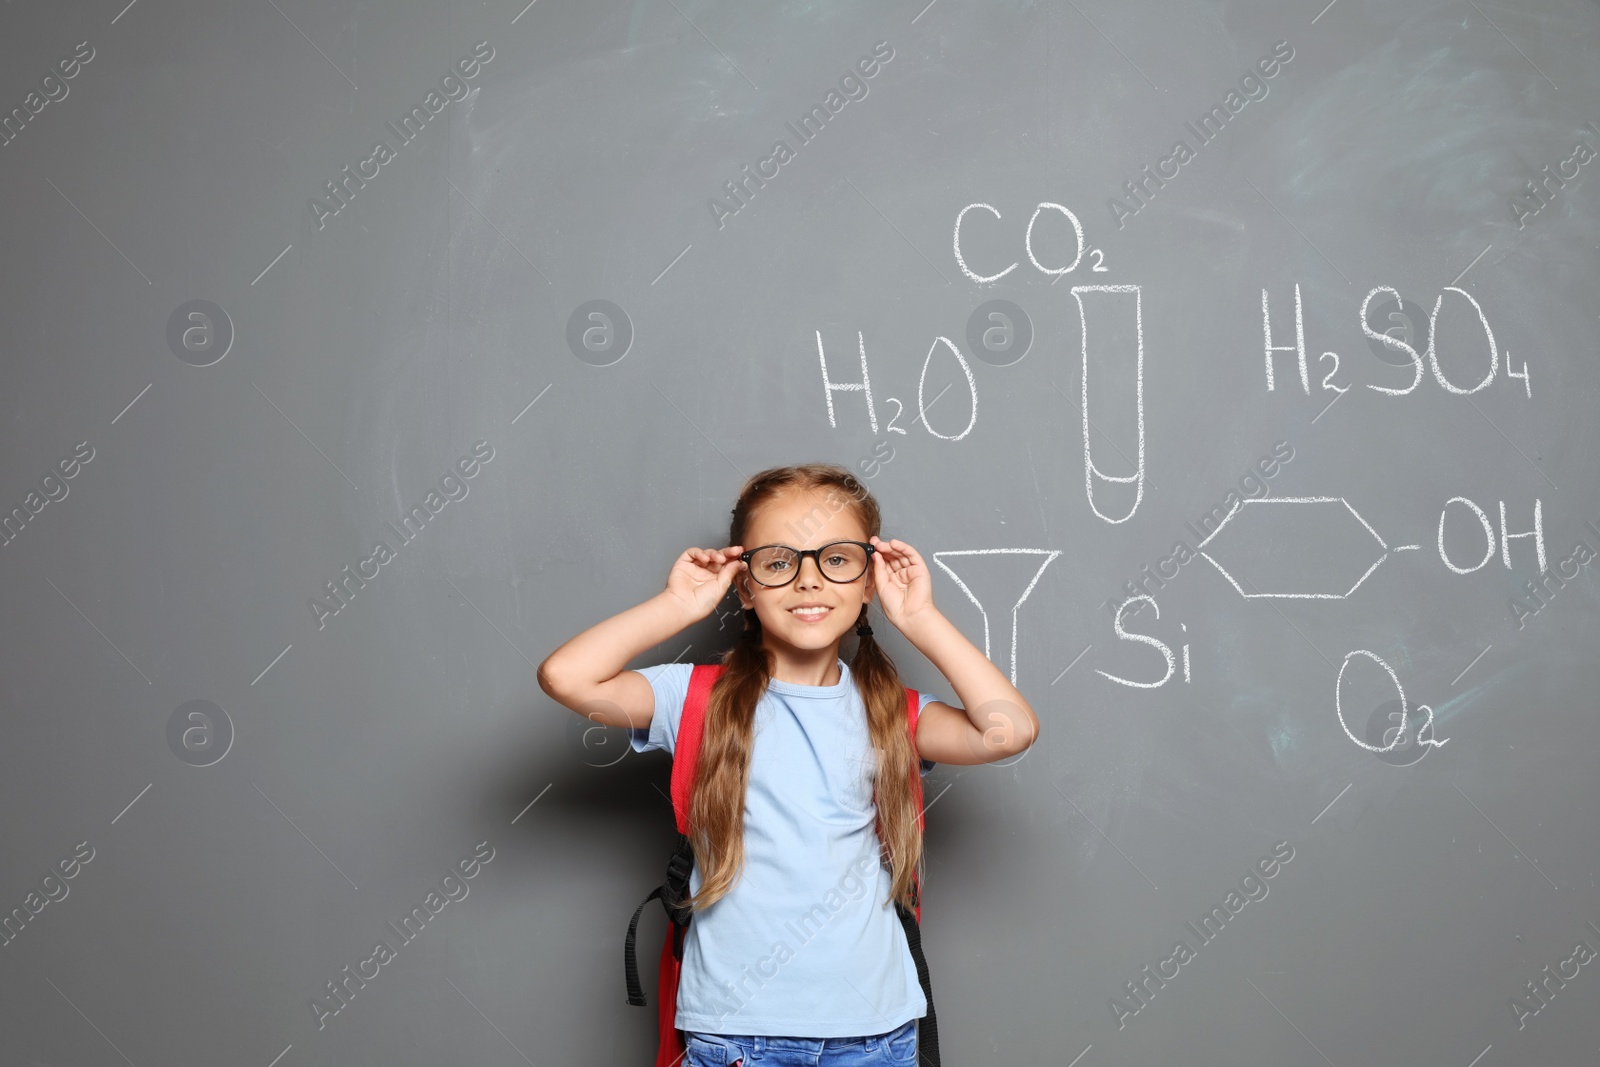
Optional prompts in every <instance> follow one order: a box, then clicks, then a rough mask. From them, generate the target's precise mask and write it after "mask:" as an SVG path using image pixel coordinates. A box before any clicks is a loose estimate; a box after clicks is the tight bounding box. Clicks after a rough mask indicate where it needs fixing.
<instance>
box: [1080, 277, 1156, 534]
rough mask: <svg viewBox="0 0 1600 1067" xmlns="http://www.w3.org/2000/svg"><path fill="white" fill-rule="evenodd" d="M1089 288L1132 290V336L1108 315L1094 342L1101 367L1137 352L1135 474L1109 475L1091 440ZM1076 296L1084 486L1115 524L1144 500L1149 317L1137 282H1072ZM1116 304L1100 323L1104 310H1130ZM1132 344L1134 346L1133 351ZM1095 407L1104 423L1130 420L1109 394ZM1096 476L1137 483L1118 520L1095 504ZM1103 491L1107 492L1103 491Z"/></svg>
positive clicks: (1096, 290)
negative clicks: (1146, 326) (1146, 322)
mask: <svg viewBox="0 0 1600 1067" xmlns="http://www.w3.org/2000/svg"><path fill="white" fill-rule="evenodd" d="M1084 293H1132V294H1133V333H1132V336H1131V337H1129V336H1128V335H1127V334H1128V331H1127V329H1126V326H1125V324H1119V323H1117V322H1116V321H1115V320H1108V321H1104V322H1101V325H1100V326H1099V327H1098V330H1097V338H1098V340H1097V342H1096V345H1095V352H1096V362H1097V363H1098V364H1099V365H1100V366H1102V367H1103V366H1105V365H1107V364H1114V363H1116V362H1117V361H1119V360H1120V361H1123V362H1126V361H1127V359H1128V357H1129V355H1131V356H1132V357H1133V412H1132V414H1133V416H1134V421H1135V423H1136V425H1137V430H1138V437H1139V460H1138V463H1137V464H1136V465H1135V468H1134V472H1133V473H1132V474H1106V473H1105V472H1103V471H1101V470H1100V468H1099V467H1098V466H1096V464H1095V462H1094V454H1093V449H1092V446H1091V445H1090V443H1089V407H1090V402H1089V317H1088V312H1087V310H1086V308H1085V307H1084V300H1083V294H1084ZM1072 298H1073V299H1074V300H1076V301H1077V302H1078V324H1079V326H1080V327H1082V328H1081V330H1080V331H1079V336H1080V337H1082V339H1083V342H1082V345H1083V398H1082V400H1081V401H1080V403H1079V406H1080V407H1081V408H1082V409H1083V491H1084V492H1085V493H1086V494H1087V495H1088V497H1089V508H1090V510H1091V511H1093V512H1094V513H1095V514H1096V515H1098V516H1099V517H1100V518H1102V519H1104V520H1105V521H1106V522H1110V523H1118V522H1127V521H1128V520H1129V519H1131V518H1133V513H1134V512H1135V511H1137V510H1139V501H1141V500H1143V499H1144V321H1143V316H1142V312H1141V299H1142V298H1141V296H1140V292H1139V286H1137V285H1074V286H1073V287H1072ZM1094 303H1095V304H1097V305H1099V304H1102V303H1104V301H1103V300H1102V299H1096V300H1095V301H1094ZM1111 304H1112V305H1113V307H1107V308H1105V311H1104V312H1103V313H1102V312H1096V321H1097V322H1098V321H1100V318H1101V315H1102V314H1105V315H1107V316H1109V315H1113V314H1121V315H1126V312H1125V311H1122V310H1120V306H1125V305H1126V301H1123V300H1120V299H1116V298H1113V299H1112V301H1111ZM1130 342H1131V343H1130ZM1129 349H1131V350H1132V351H1131V353H1130V352H1129ZM1096 391H1097V393H1098V392H1104V391H1107V390H1105V388H1104V387H1097V390H1096ZM1094 406H1095V414H1096V415H1097V416H1098V417H1099V418H1100V425H1101V426H1106V425H1111V424H1112V423H1113V422H1115V423H1117V424H1121V425H1125V423H1123V421H1122V420H1124V419H1126V417H1127V415H1128V414H1129V412H1128V411H1127V409H1126V408H1122V409H1120V410H1112V408H1113V405H1112V404H1111V402H1110V400H1109V398H1107V397H1105V396H1098V395H1097V396H1096V398H1095V401H1094ZM1097 478H1098V479H1099V480H1100V481H1101V482H1114V483H1118V484H1123V485H1125V484H1127V483H1128V482H1132V483H1133V488H1134V494H1133V505H1132V506H1131V507H1129V508H1128V513H1127V514H1126V515H1124V516H1122V518H1120V519H1113V518H1112V517H1111V516H1109V515H1107V514H1106V513H1105V512H1103V511H1101V510H1100V508H1099V507H1098V506H1097V505H1096V504H1095V499H1094V496H1095V489H1096V488H1097V483H1096V481H1095V479H1097ZM1102 495H1105V493H1104V491H1103V490H1102ZM1108 507H1109V505H1108Z"/></svg>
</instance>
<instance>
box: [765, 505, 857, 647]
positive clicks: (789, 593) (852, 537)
mask: <svg viewBox="0 0 1600 1067" xmlns="http://www.w3.org/2000/svg"><path fill="white" fill-rule="evenodd" d="M834 541H861V542H866V543H870V539H869V535H868V534H867V531H866V530H865V529H864V528H863V527H862V525H861V520H860V519H858V518H857V517H856V514H855V510H854V508H852V507H851V506H850V503H849V497H848V496H847V495H846V494H844V493H843V492H841V491H839V490H837V489H835V490H821V489H814V490H809V491H807V492H791V493H786V494H784V495H783V496H780V497H778V498H776V499H774V500H770V501H768V502H767V503H766V504H765V505H763V506H762V507H760V508H758V509H756V511H755V514H754V515H752V516H751V520H750V525H749V528H748V529H747V530H746V531H745V543H744V546H743V547H744V550H745V551H747V552H748V551H750V550H751V549H753V548H759V547H761V546H762V545H787V546H788V547H790V548H821V547H822V546H823V545H826V544H829V543H831V542H834ZM733 584H734V588H735V589H736V590H737V591H738V593H739V603H740V604H741V605H743V606H744V607H747V608H750V607H753V608H755V609H756V615H757V617H758V618H759V619H760V620H761V633H762V636H763V639H764V640H765V641H767V642H771V641H774V640H776V641H780V642H783V643H785V644H787V645H790V646H792V647H794V648H796V649H808V650H816V649H824V648H828V647H829V646H837V644H838V642H839V641H840V640H841V639H842V638H843V637H844V635H845V634H846V633H847V632H848V631H850V630H853V629H855V625H856V621H857V619H859V618H860V616H861V606H862V605H863V604H867V603H870V602H871V601H872V593H873V588H872V561H871V559H870V558H869V559H868V561H867V569H866V571H865V572H864V573H863V574H862V575H861V577H859V578H857V579H856V580H855V581H853V582H847V583H845V582H835V581H830V580H829V579H827V578H824V577H823V576H822V572H821V571H820V570H819V569H818V568H817V561H816V560H815V559H813V558H811V557H810V556H807V557H806V558H804V559H802V560H801V561H800V566H799V572H798V573H797V574H796V575H795V578H794V580H793V581H792V582H790V583H789V584H788V585H784V586H779V587H777V588H772V587H770V586H764V585H762V584H761V583H760V582H757V581H756V580H755V579H754V578H752V577H751V576H750V573H749V566H748V564H747V565H745V566H744V567H742V568H741V569H740V572H739V574H738V575H736V576H735V578H734V583H733ZM802 605H805V606H813V605H822V606H823V607H826V608H827V609H828V610H827V611H826V612H825V613H824V614H823V615H822V616H821V617H820V618H817V619H815V620H814V621H813V620H810V619H807V618H802V617H798V616H796V615H795V614H794V609H795V608H797V607H800V606H802Z"/></svg>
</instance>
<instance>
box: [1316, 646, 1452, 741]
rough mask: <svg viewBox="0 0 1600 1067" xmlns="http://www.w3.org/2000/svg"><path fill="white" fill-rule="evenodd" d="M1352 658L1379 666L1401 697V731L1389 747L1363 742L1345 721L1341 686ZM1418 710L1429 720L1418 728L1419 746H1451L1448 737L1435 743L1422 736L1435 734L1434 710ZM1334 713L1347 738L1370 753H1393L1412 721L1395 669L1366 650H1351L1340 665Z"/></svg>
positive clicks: (1427, 708) (1335, 689)
mask: <svg viewBox="0 0 1600 1067" xmlns="http://www.w3.org/2000/svg"><path fill="white" fill-rule="evenodd" d="M1351 656H1366V657H1367V658H1368V659H1370V660H1372V661H1373V662H1374V663H1376V664H1377V665H1378V666H1380V667H1382V668H1383V670H1384V673H1386V674H1387V675H1388V676H1389V680H1390V681H1391V682H1393V683H1394V691H1395V693H1396V694H1398V695H1399V697H1400V730H1399V732H1398V733H1396V734H1395V738H1394V740H1393V741H1390V742H1389V743H1388V744H1387V745H1384V746H1383V747H1382V748H1379V747H1378V746H1377V745H1369V744H1367V743H1366V742H1365V741H1363V740H1361V739H1360V738H1359V737H1357V736H1356V735H1355V734H1353V733H1351V732H1350V725H1349V724H1348V723H1346V722H1345V721H1344V711H1343V709H1341V708H1340V707H1339V686H1340V684H1341V683H1343V681H1344V669H1345V668H1346V667H1348V666H1350V657H1351ZM1417 710H1419V711H1424V712H1427V718H1426V719H1425V720H1423V723H1422V725H1421V726H1419V727H1417V744H1419V745H1435V746H1442V745H1446V744H1449V742H1450V739H1449V738H1448V737H1447V738H1445V739H1444V740H1443V741H1435V740H1434V739H1433V738H1432V737H1423V736H1422V734H1423V732H1424V731H1426V732H1427V733H1429V734H1432V733H1433V709H1432V708H1430V707H1428V705H1426V704H1418V705H1417ZM1333 713H1334V714H1335V715H1337V716H1338V717H1339V725H1340V726H1341V727H1343V728H1344V733H1345V736H1346V737H1348V738H1349V739H1350V740H1352V741H1354V742H1355V743H1356V744H1358V745H1360V746H1361V747H1362V748H1364V749H1366V750H1367V751H1368V752H1390V751H1392V750H1393V749H1394V748H1395V747H1396V746H1398V745H1399V744H1400V742H1401V741H1403V740H1405V736H1406V726H1407V725H1408V724H1409V723H1410V721H1411V720H1410V719H1409V717H1408V716H1407V715H1406V691H1405V690H1404V689H1403V688H1401V686H1400V679H1399V678H1398V677H1396V676H1395V673H1394V668H1393V667H1391V666H1389V665H1388V664H1387V663H1385V662H1384V661H1383V658H1382V657H1381V656H1379V655H1378V654H1377V653H1375V652H1368V651H1367V650H1366V649H1364V648H1357V649H1353V650H1351V651H1349V652H1346V653H1345V654H1344V662H1343V663H1340V664H1339V676H1338V677H1337V678H1336V679H1334V683H1333Z"/></svg>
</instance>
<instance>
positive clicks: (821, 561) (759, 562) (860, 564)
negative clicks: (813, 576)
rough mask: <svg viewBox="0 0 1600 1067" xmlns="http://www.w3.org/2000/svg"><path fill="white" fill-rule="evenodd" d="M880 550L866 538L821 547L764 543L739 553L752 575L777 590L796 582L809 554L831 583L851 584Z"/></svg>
mask: <svg viewBox="0 0 1600 1067" xmlns="http://www.w3.org/2000/svg"><path fill="white" fill-rule="evenodd" d="M876 551H877V549H876V548H874V547H873V546H872V545H869V544H867V543H866V542H865V541H835V542H833V543H832V544H827V545H823V546H822V547H821V548H806V549H800V548H790V547H789V546H788V545H762V546H761V547H760V548H752V549H751V550H750V551H748V552H742V553H740V554H739V558H740V559H742V560H744V563H745V566H746V567H748V568H749V570H750V577H752V578H754V579H755V580H756V581H757V582H759V583H761V584H762V585H764V586H766V587H767V588H768V589H776V588H779V587H782V586H785V585H788V584H789V583H790V582H792V581H794V578H795V575H797V574H799V573H800V564H801V562H802V561H803V560H804V559H805V558H806V557H807V556H810V557H811V558H812V560H813V561H815V563H816V565H817V570H818V571H819V572H821V574H822V576H823V577H824V578H826V579H828V581H830V582H838V583H840V584H841V585H844V584H848V583H850V582H853V581H855V580H856V579H857V578H859V577H861V576H862V575H863V574H865V573H867V561H868V560H870V559H871V558H872V554H873V553H874V552H876Z"/></svg>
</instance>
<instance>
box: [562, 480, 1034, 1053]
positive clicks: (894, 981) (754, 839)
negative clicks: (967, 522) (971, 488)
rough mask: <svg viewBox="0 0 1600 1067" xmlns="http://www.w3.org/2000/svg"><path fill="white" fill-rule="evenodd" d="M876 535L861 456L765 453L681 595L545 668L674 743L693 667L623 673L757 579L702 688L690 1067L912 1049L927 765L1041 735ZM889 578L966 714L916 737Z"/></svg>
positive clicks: (606, 717) (940, 717) (920, 644)
mask: <svg viewBox="0 0 1600 1067" xmlns="http://www.w3.org/2000/svg"><path fill="white" fill-rule="evenodd" d="M879 529H880V517H879V513H878V505H877V502H876V501H875V500H874V499H873V498H872V495H871V494H870V493H868V492H867V490H866V488H865V487H864V486H862V485H861V484H860V482H858V481H857V480H856V478H855V477H854V476H853V475H852V474H851V473H850V472H849V471H848V470H846V469H845V468H843V467H839V466H833V465H829V464H805V465H802V466H791V467H776V468H772V469H770V470H765V471H762V472H760V473H759V474H756V475H755V476H753V477H752V478H750V479H749V481H747V482H746V483H745V485H744V488H743V489H742V490H741V491H740V493H739V499H738V502H737V503H736V504H735V506H734V508H733V521H732V523H731V524H730V527H729V531H728V540H729V541H730V542H731V544H730V547H728V548H721V549H700V548H690V549H687V550H685V552H684V553H683V555H681V556H679V557H678V559H677V561H676V562H675V563H674V564H673V566H672V571H671V573H670V574H669V575H668V576H667V586H666V589H665V590H664V591H663V592H661V593H658V594H656V595H655V596H654V597H652V598H651V599H649V600H647V601H645V602H644V603H643V604H640V605H638V606H636V607H633V608H629V609H628V610H627V611H624V612H622V613H621V614H619V615H616V616H613V617H612V618H609V619H606V620H605V621H603V622H600V623H598V624H596V625H595V626H593V627H591V628H589V629H588V630H585V631H584V632H583V633H580V634H578V635H577V636H576V637H574V638H572V639H571V640H569V641H567V642H566V643H565V644H563V645H562V646H561V647H560V648H558V649H556V650H555V651H554V652H552V653H551V654H550V655H549V657H548V658H546V659H545V661H544V662H543V663H542V664H540V665H539V671H538V677H539V685H540V687H541V688H542V689H543V690H544V691H545V692H546V693H547V694H549V695H550V696H551V697H552V698H553V699H555V700H556V701H557V702H559V703H560V704H562V705H564V706H566V707H568V708H570V709H572V710H573V711H576V712H578V713H579V714H582V715H585V716H586V717H587V718H589V719H590V720H592V721H594V722H597V723H600V724H602V725H606V726H616V727H628V728H630V729H631V738H632V747H633V748H634V750H635V751H638V752H644V751H647V750H649V749H666V750H667V751H668V752H671V751H673V750H674V748H675V742H676V738H677V732H678V723H679V719H680V717H681V713H682V709H683V703H684V697H685V695H686V692H687V688H688V682H689V674H690V671H691V670H692V669H693V665H692V664H689V663H663V664H658V665H656V666H653V667H646V668H644V669H643V670H639V671H631V670H625V669H624V667H625V666H626V664H627V663H628V662H629V661H630V660H632V659H633V658H634V657H636V656H638V655H639V654H641V653H642V652H644V651H645V650H646V649H650V648H653V647H655V646H657V645H659V644H661V643H662V642H664V641H666V640H668V639H669V638H671V637H672V636H673V635H674V634H677V633H678V632H679V631H681V630H683V629H684V628H685V627H687V626H690V625H692V624H693V623H696V622H698V621H700V620H701V619H704V618H705V617H706V616H708V615H710V614H711V612H712V611H714V610H715V609H716V607H717V604H718V602H719V601H721V600H722V598H723V596H724V595H725V594H726V593H727V590H728V586H729V585H730V584H732V585H733V586H734V587H735V588H736V590H737V591H738V596H739V602H740V604H741V605H742V606H743V608H744V633H743V635H742V637H741V639H740V640H739V641H738V642H737V644H736V645H735V646H734V647H733V648H732V649H730V650H728V651H727V652H726V653H724V654H723V656H722V664H723V670H722V673H721V675H720V677H718V679H717V682H716V685H715V687H714V688H713V689H712V691H711V696H710V699H709V701H708V703H707V705H706V710H705V726H704V734H703V740H702V742H701V748H700V755H699V759H698V762H697V764H696V769H695V790H694V794H693V801H692V804H691V808H690V825H691V838H692V840H693V843H694V854H695V864H694V870H693V872H692V875H691V878H690V882H689V890H690V893H691V896H690V898H689V904H690V906H691V907H692V908H693V909H694V920H693V921H692V922H691V923H690V924H689V927H688V931H687V934H686V937H685V941H684V948H683V962H682V969H681V973H680V975H679V981H678V1006H677V1014H676V1018H675V1023H674V1025H675V1026H676V1027H677V1028H678V1029H679V1030H681V1031H683V1036H684V1042H685V1045H686V1047H687V1049H688V1057H687V1059H686V1061H685V1067H734V1065H736V1064H739V1065H745V1064H748V1065H750V1067H755V1065H757V1064H759V1063H761V1062H774V1060H773V1059H769V1058H768V1057H769V1056H770V1057H775V1058H776V1059H781V1061H782V1062H784V1063H789V1062H794V1063H799V1062H805V1063H807V1064H816V1065H817V1067H857V1065H863V1067H865V1065H876V1064H911V1063H915V1062H916V1052H917V1034H916V1029H915V1024H916V1020H917V1019H919V1018H922V1017H923V1016H924V1015H925V1014H926V1013H927V1007H928V1005H927V998H926V997H924V995H923V993H922V989H921V987H920V985H919V983H918V980H917V973H916V969H915V967H914V965H913V963H912V959H911V954H910V951H909V949H908V946H907V942H906V935H905V931H904V930H903V929H902V927H901V924H900V923H899V922H898V921H897V918H896V913H895V912H894V911H893V910H891V909H890V908H889V907H888V905H889V902H890V901H891V900H895V901H899V902H901V903H902V904H904V905H905V906H906V907H911V906H913V904H912V899H911V893H912V880H913V877H914V876H919V875H920V874H921V871H922V867H923V854H922V835H921V831H920V828H919V825H918V814H919V812H918V810H917V806H916V800H915V797H914V794H913V792H912V783H911V771H912V768H913V766H915V765H916V761H917V760H918V759H919V758H920V761H921V764H920V767H921V772H922V773H923V774H926V773H927V772H928V770H929V769H930V768H931V767H932V766H933V764H935V763H955V764H968V765H970V764H978V763H990V762H993V761H995V760H1000V759H1005V758H1008V757H1011V756H1015V755H1017V754H1018V753H1020V752H1022V751H1023V750H1024V749H1026V748H1027V747H1028V746H1029V745H1031V744H1032V743H1033V742H1034V740H1035V739H1036V738H1037V737H1038V734H1039V721H1038V719H1037V718H1036V717H1035V715H1034V713H1033V709H1032V708H1031V707H1030V706H1029V705H1028V702H1027V701H1026V700H1025V699H1023V696H1022V694H1021V693H1019V692H1017V690H1016V688H1015V687H1014V686H1012V685H1011V683H1010V682H1009V681H1008V680H1007V679H1006V676H1005V675H1004V674H1002V673H1001V672H1000V670H999V669H997V668H996V667H995V666H994V664H992V663H990V662H989V660H988V659H987V658H985V656H984V655H983V653H982V652H980V651H978V649H977V648H975V647H974V646H973V644H972V643H971V642H970V641H968V640H967V639H966V638H965V637H964V636H962V634H961V633H960V631H958V630H957V629H956V628H955V626H954V625H952V624H951V623H950V621H949V620H947V619H946V618H945V617H944V616H943V615H942V614H940V613H939V610H938V609H937V608H935V607H934V605H933V581H932V577H931V575H930V573H929V571H928V568H927V566H926V565H925V564H924V563H923V561H922V557H921V556H920V555H919V554H918V553H917V550H916V549H914V548H912V547H911V546H910V545H909V544H907V543H906V542H904V541H900V540H895V539H892V538H891V539H889V540H887V541H886V540H882V539H880V538H879V536H878V532H879ZM746 546H749V547H746ZM874 593H876V594H877V595H878V597H879V598H880V601H881V603H882V605H883V613H884V615H885V616H886V617H887V618H888V620H889V621H890V622H891V623H893V624H894V625H895V626H896V627H898V628H899V630H900V632H901V633H903V634H904V635H905V637H906V639H907V640H908V641H910V642H911V644H912V645H913V646H915V647H916V649H917V650H918V651H919V652H921V653H922V654H923V655H924V656H926V657H927V659H928V660H929V662H931V663H932V664H933V665H934V667H936V668H937V669H938V670H939V672H940V673H941V674H943V675H944V677H945V679H946V680H947V681H949V683H950V686H951V687H952V688H953V689H954V690H955V692H956V695H957V696H958V697H960V698H961V703H962V704H963V706H964V707H965V708H966V709H971V710H963V709H962V708H958V707H953V706H952V705H950V704H946V703H943V702H942V701H939V700H937V699H935V698H934V697H933V695H932V694H929V693H919V694H918V698H919V701H920V706H919V712H918V716H917V728H916V738H915V747H913V744H912V739H911V737H910V736H909V735H908V731H907V729H906V724H907V720H906V697H905V690H904V688H903V687H902V683H901V681H900V676H899V674H898V673H897V671H896V670H895V666H894V664H893V662H892V661H891V660H890V659H889V656H888V655H887V654H886V653H885V652H884V651H883V649H882V648H881V647H879V645H878V644H877V642H875V641H874V640H873V639H872V630H871V627H870V626H868V625H867V605H868V604H870V603H871V602H872V598H873V595H874ZM850 630H854V631H855V633H856V634H857V635H859V637H860V640H859V642H858V643H857V646H856V651H855V655H854V656H853V657H852V658H851V661H850V663H849V664H848V665H847V664H846V663H845V662H844V660H843V659H841V658H840V657H839V645H840V642H841V641H842V640H843V639H844V636H845V634H846V632H848V631H850ZM874 795H876V802H874ZM657 995H660V994H659V993H658V994H657Z"/></svg>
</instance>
